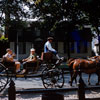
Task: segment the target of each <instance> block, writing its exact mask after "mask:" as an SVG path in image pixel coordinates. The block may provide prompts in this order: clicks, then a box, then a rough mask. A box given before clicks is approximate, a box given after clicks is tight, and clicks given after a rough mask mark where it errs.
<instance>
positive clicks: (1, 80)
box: [0, 63, 8, 92]
mask: <svg viewBox="0 0 100 100" xmlns="http://www.w3.org/2000/svg"><path fill="white" fill-rule="evenodd" d="M7 84H8V73H7V70H6V68H5V66H4V65H3V64H1V63H0V92H1V91H2V90H3V89H4V88H5V87H6V85H7Z"/></svg>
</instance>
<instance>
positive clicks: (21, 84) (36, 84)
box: [0, 74, 100, 100]
mask: <svg viewBox="0 0 100 100" xmlns="http://www.w3.org/2000/svg"><path fill="white" fill-rule="evenodd" d="M69 78H70V76H69V74H66V75H65V84H64V87H63V88H67V87H70V85H69V83H68V82H69ZM87 78H88V75H87V74H83V80H84V82H85V83H86V84H87ZM78 79H79V77H78ZM13 80H14V82H15V87H16V90H20V89H29V88H30V89H31V88H44V87H43V84H42V81H41V78H27V79H25V78H17V79H15V78H13ZM96 82H97V76H96V75H95V74H93V75H92V77H91V83H92V84H91V85H95V84H96ZM75 86H76V84H75V82H74V83H73V87H75ZM8 87H9V85H8V86H7V87H6V89H5V91H3V92H2V93H1V99H0V100H8V94H7V88H8ZM90 95H92V96H90ZM88 96H90V97H93V96H94V97H95V96H96V97H98V96H100V94H99V92H98V91H88V95H87V97H88ZM64 97H65V100H69V99H72V98H74V99H77V92H75V91H74V92H67V93H65V95H64ZM16 100H41V94H32V93H30V94H16Z"/></svg>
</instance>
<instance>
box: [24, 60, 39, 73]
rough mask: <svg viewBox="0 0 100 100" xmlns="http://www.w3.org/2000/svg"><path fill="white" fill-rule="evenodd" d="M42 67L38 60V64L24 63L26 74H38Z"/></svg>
mask: <svg viewBox="0 0 100 100" xmlns="http://www.w3.org/2000/svg"><path fill="white" fill-rule="evenodd" d="M39 65H40V61H39V60H37V61H36V62H25V63H23V68H24V69H26V72H25V73H28V72H30V71H31V72H32V73H34V72H37V71H38V69H39V67H40V66H39Z"/></svg>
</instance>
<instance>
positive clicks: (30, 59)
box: [21, 48, 37, 74]
mask: <svg viewBox="0 0 100 100" xmlns="http://www.w3.org/2000/svg"><path fill="white" fill-rule="evenodd" d="M22 62H23V70H22V72H21V74H23V73H26V71H27V67H28V66H33V67H36V62H37V56H36V53H35V49H34V48H31V49H30V55H29V57H28V58H26V59H23V60H22Z"/></svg>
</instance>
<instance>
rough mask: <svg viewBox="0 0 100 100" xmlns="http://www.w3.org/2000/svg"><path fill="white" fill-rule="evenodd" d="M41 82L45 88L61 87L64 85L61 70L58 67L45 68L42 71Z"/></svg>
mask: <svg viewBox="0 0 100 100" xmlns="http://www.w3.org/2000/svg"><path fill="white" fill-rule="evenodd" d="M42 82H43V86H44V87H45V88H62V87H63V85H64V75H63V71H62V70H61V69H58V68H53V69H50V68H45V69H44V70H43V72H42Z"/></svg>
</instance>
